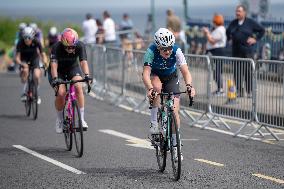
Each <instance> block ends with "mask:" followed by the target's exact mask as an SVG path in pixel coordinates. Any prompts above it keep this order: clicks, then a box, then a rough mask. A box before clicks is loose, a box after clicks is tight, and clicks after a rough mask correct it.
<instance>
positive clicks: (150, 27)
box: [144, 14, 153, 41]
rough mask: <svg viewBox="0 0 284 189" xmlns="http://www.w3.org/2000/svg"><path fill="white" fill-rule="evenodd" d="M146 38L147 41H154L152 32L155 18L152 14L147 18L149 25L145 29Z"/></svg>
mask: <svg viewBox="0 0 284 189" xmlns="http://www.w3.org/2000/svg"><path fill="white" fill-rule="evenodd" d="M145 28H146V29H145V32H144V37H145V40H147V41H151V40H152V32H153V18H152V14H148V16H147V23H146V27H145Z"/></svg>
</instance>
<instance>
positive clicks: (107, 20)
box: [103, 11, 116, 45]
mask: <svg viewBox="0 0 284 189" xmlns="http://www.w3.org/2000/svg"><path fill="white" fill-rule="evenodd" d="M103 18H104V21H103V28H104V31H105V35H104V37H105V40H104V42H105V44H106V45H114V44H115V43H116V36H115V23H114V21H113V19H112V18H111V16H110V14H109V13H108V12H107V11H104V12H103Z"/></svg>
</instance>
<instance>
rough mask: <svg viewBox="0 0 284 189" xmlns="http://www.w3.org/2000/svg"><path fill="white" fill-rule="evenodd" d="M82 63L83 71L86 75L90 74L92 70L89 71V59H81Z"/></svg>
mask: <svg viewBox="0 0 284 189" xmlns="http://www.w3.org/2000/svg"><path fill="white" fill-rule="evenodd" d="M80 65H81V69H82V71H83V73H84V74H85V75H89V74H90V71H89V66H88V62H87V60H82V61H80Z"/></svg>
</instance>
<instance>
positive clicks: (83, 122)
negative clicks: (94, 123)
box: [82, 120, 89, 129]
mask: <svg viewBox="0 0 284 189" xmlns="http://www.w3.org/2000/svg"><path fill="white" fill-rule="evenodd" d="M82 126H83V129H88V127H89V126H88V124H87V122H86V121H85V120H82Z"/></svg>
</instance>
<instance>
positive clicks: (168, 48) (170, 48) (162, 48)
mask: <svg viewBox="0 0 284 189" xmlns="http://www.w3.org/2000/svg"><path fill="white" fill-rule="evenodd" d="M161 50H162V51H164V52H167V51H172V50H173V47H172V46H171V47H161Z"/></svg>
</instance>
